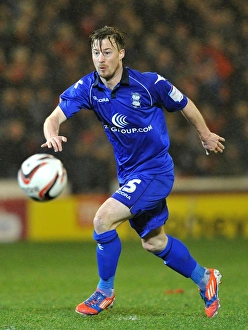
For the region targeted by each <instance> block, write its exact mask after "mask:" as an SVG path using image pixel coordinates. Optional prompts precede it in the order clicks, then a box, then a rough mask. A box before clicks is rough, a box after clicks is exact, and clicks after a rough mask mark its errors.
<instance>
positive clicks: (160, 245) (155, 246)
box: [142, 240, 165, 253]
mask: <svg viewBox="0 0 248 330" xmlns="http://www.w3.org/2000/svg"><path fill="white" fill-rule="evenodd" d="M142 246H143V248H144V249H145V250H146V251H148V252H151V253H156V252H160V251H162V250H163V249H164V247H165V242H164V241H161V240H152V241H150V240H148V241H142Z"/></svg>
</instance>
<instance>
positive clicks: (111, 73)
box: [92, 39, 125, 81]
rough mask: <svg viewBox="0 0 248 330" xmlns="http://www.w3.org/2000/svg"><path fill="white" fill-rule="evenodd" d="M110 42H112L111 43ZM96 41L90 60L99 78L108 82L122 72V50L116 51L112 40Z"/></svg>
mask: <svg viewBox="0 0 248 330" xmlns="http://www.w3.org/2000/svg"><path fill="white" fill-rule="evenodd" d="M111 41H112V42H111ZM111 41H110V40H109V39H103V40H102V42H101V43H100V41H99V40H96V41H95V42H94V44H93V46H92V60H93V63H94V66H95V68H96V71H97V72H98V74H99V76H100V77H102V78H103V79H105V80H107V81H109V80H110V79H112V78H114V77H116V76H117V75H118V73H120V72H122V59H123V57H124V55H125V51H124V49H121V50H118V48H117V45H116V43H115V42H114V40H111Z"/></svg>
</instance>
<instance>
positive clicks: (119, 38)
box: [89, 26, 125, 50]
mask: <svg viewBox="0 0 248 330" xmlns="http://www.w3.org/2000/svg"><path fill="white" fill-rule="evenodd" d="M124 34H125V33H124V32H122V31H120V30H119V29H117V28H116V27H113V26H104V27H103V28H101V29H98V30H95V31H93V32H92V34H91V35H90V36H89V39H90V45H91V47H92V46H93V44H94V42H95V41H96V40H98V41H99V42H100V46H101V45H102V40H103V39H109V41H110V42H111V44H113V41H114V42H115V44H116V46H117V49H118V50H121V49H124V48H125V37H124Z"/></svg>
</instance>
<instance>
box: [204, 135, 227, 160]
mask: <svg viewBox="0 0 248 330" xmlns="http://www.w3.org/2000/svg"><path fill="white" fill-rule="evenodd" d="M222 142H225V139H224V138H223V137H221V136H219V135H217V134H215V133H210V134H209V136H208V137H207V138H204V139H202V145H203V148H204V149H205V150H206V154H207V155H208V154H209V151H212V152H214V153H216V154H217V153H218V152H220V153H222V152H223V151H224V149H225V146H224V145H223V144H222Z"/></svg>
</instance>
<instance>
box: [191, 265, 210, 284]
mask: <svg viewBox="0 0 248 330" xmlns="http://www.w3.org/2000/svg"><path fill="white" fill-rule="evenodd" d="M190 278H191V279H192V281H194V282H195V283H196V284H197V285H198V287H199V288H200V289H201V290H204V289H205V287H206V285H207V283H208V281H209V271H208V269H206V268H204V267H202V266H201V265H199V264H198V263H197V264H196V267H195V269H194V270H193V272H192V274H191V276H190Z"/></svg>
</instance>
